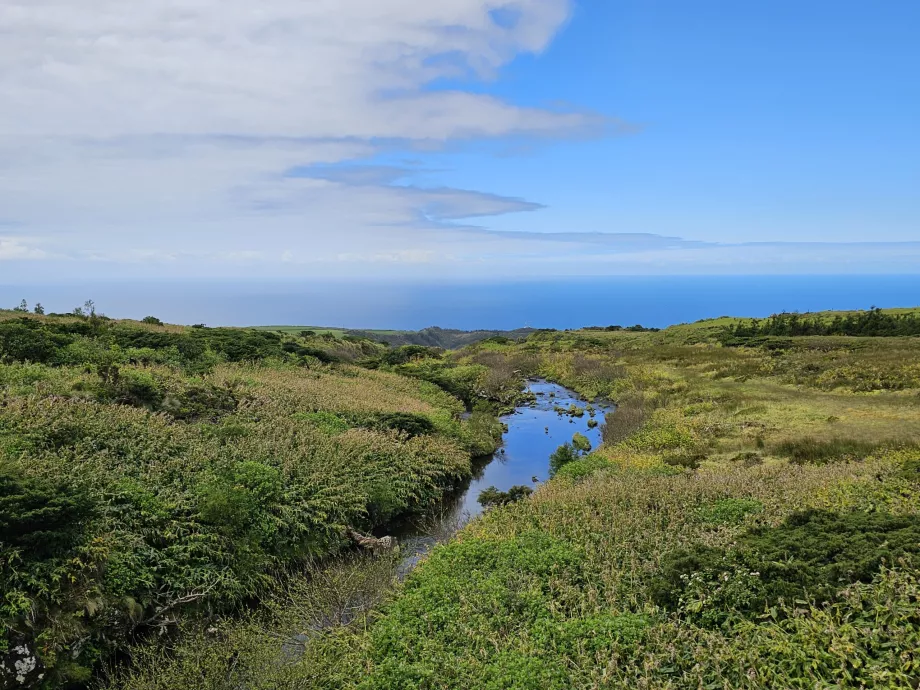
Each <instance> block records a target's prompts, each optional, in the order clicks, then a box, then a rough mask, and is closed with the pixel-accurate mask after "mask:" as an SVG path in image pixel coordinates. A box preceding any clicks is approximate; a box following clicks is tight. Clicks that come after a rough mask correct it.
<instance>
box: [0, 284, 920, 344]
mask: <svg viewBox="0 0 920 690" xmlns="http://www.w3.org/2000/svg"><path fill="white" fill-rule="evenodd" d="M22 299H25V300H26V301H27V303H28V304H29V306H30V308H31V307H33V306H34V305H35V303H37V302H41V303H42V305H43V306H44V307H45V310H46V311H48V312H59V313H63V312H68V311H71V310H72V309H73V308H74V307H76V306H80V305H82V304H83V303H84V301H86V300H88V299H91V300H93V301H94V302H95V304H96V307H97V309H98V311H99V312H100V313H103V314H106V315H107V316H111V317H113V318H135V319H139V318H143V317H144V316H150V315H152V316H156V317H157V318H160V319H162V320H163V321H166V322H170V323H181V324H192V323H205V324H207V325H209V326H271V325H279V326H280V325H304V326H307V325H310V326H328V327H340V328H349V329H395V330H419V329H422V328H426V327H431V326H438V327H441V328H456V329H461V330H476V329H490V330H511V329H515V328H522V327H533V328H558V329H566V328H578V327H583V326H607V325H622V326H631V325H635V324H641V325H643V326H647V327H655V328H663V327H666V326H669V325H673V324H678V323H688V322H693V321H698V320H700V319H706V318H717V317H720V316H750V317H767V316H769V315H770V314H774V313H779V312H811V311H824V310H856V309H868V308H870V307H872V306H879V307H885V308H892V307H910V306H917V305H920V275H861V276H853V275H838V276H829V275H817V276H789V275H774V276H616V277H592V276H579V277H568V278H550V279H543V280H534V279H530V280H513V279H509V280H495V281H489V282H472V281H470V282H463V281H440V282H435V281H408V280H407V281H402V282H393V281H388V282H382V281H372V280H363V281H360V280H323V281H291V280H287V281H266V280H262V281H259V280H198V281H191V280H186V281H182V282H174V281H170V282H166V281H163V282H150V281H145V282H126V281H118V282H116V281H109V282H101V281H86V282H80V283H76V282H74V283H59V284H49V283H46V284H38V283H35V284H18V285H0V305H2V306H3V307H5V308H11V307H13V306H16V305H18V304H19V302H20V300H22Z"/></svg>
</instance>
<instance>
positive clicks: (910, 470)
mask: <svg viewBox="0 0 920 690" xmlns="http://www.w3.org/2000/svg"><path fill="white" fill-rule="evenodd" d="M897 476H898V477H900V478H901V479H907V480H908V481H912V482H920V458H908V459H907V460H905V461H904V462H902V463H901V467H900V468H899V469H898V472H897Z"/></svg>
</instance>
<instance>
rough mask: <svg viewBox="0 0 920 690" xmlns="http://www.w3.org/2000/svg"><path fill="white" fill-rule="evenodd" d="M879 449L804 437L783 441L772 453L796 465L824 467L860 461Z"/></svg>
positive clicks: (875, 445) (854, 442)
mask: <svg viewBox="0 0 920 690" xmlns="http://www.w3.org/2000/svg"><path fill="white" fill-rule="evenodd" d="M881 447H882V446H880V445H879V444H878V443H870V442H867V441H858V440H855V439H846V438H835V439H831V440H827V441H824V440H819V439H815V438H812V437H808V436H806V437H804V438H797V439H794V440H790V441H783V442H782V443H780V444H779V445H777V446H776V447H775V448H774V449H773V452H774V453H775V454H776V455H780V456H783V457H787V458H789V460H791V461H792V462H794V463H796V464H798V465H804V464H805V463H810V464H815V465H824V464H826V463H828V462H833V461H842V460H862V459H863V458H865V457H866V456H868V455H871V454H872V453H873V452H875V451H877V450H879V449H880V448H881Z"/></svg>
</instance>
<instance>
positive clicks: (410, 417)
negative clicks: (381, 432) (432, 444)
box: [373, 412, 434, 438]
mask: <svg viewBox="0 0 920 690" xmlns="http://www.w3.org/2000/svg"><path fill="white" fill-rule="evenodd" d="M373 426H375V427H377V428H380V429H392V430H394V431H400V432H402V433H404V434H406V436H408V437H409V438H413V437H415V436H423V435H424V434H430V433H431V432H432V431H434V424H433V423H432V422H431V420H430V419H428V418H427V417H423V416H422V415H418V414H411V413H409V412H391V413H387V414H381V415H378V416H377V417H376V418H375V419H374V420H373Z"/></svg>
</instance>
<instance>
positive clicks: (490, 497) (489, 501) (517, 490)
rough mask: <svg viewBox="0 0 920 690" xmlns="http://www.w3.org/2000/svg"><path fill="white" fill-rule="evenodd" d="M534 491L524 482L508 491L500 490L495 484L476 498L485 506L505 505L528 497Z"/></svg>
mask: <svg viewBox="0 0 920 690" xmlns="http://www.w3.org/2000/svg"><path fill="white" fill-rule="evenodd" d="M532 493H533V489H532V488H530V487H529V486H525V485H523V484H522V485H518V486H512V487H511V488H510V489H508V490H507V491H499V490H498V489H496V488H495V487H494V486H490V487H489V488H487V489H483V490H482V491H480V492H479V497H478V498H477V499H476V500H477V501H478V502H479V505H481V506H482V507H483V508H491V507H493V506H503V505H507V504H509V503H515V502H517V501H520V500H522V499H524V498H527V497H528V496H530V494H532Z"/></svg>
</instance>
